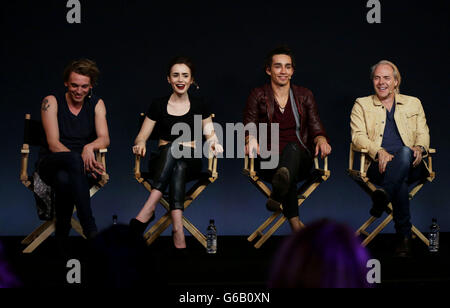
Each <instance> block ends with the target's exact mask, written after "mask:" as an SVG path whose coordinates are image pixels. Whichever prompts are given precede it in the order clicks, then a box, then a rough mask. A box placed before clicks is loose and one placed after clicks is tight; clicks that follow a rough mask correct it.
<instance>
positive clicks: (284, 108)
mask: <svg viewBox="0 0 450 308" xmlns="http://www.w3.org/2000/svg"><path fill="white" fill-rule="evenodd" d="M275 103H277V105H278V108H279V109H280V111H281V113H284V111H285V110H286V105H287V104H286V105H284V107H281V105H280V103H279V102H278V100H277V99H276V98H275Z"/></svg>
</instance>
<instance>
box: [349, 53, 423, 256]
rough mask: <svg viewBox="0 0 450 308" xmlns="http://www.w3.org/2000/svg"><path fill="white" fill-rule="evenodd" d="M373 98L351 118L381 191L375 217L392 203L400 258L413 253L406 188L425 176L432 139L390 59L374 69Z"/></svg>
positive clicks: (356, 139)
mask: <svg viewBox="0 0 450 308" xmlns="http://www.w3.org/2000/svg"><path fill="white" fill-rule="evenodd" d="M371 78H372V82H373V87H374V90H375V95H371V96H367V97H361V98H358V99H356V102H355V104H354V106H353V110H352V113H351V116H350V119H351V123H350V126H351V135H352V143H353V144H354V146H356V147H357V148H359V149H362V148H365V149H367V150H368V151H369V156H370V157H371V159H370V160H368V161H367V163H366V166H365V170H366V171H367V174H368V177H369V178H370V179H371V180H372V181H373V182H374V183H375V184H377V185H380V188H379V189H377V190H376V191H375V192H374V193H373V194H372V201H373V206H372V209H371V211H370V213H371V214H372V216H375V217H380V216H381V215H382V213H383V211H386V210H388V207H387V205H388V204H389V202H392V205H393V209H394V212H393V216H394V222H395V228H396V232H397V234H398V235H399V240H400V241H399V244H398V245H397V249H396V255H397V256H399V257H406V256H409V255H410V252H411V228H412V225H411V222H410V220H411V214H410V209H409V190H408V185H409V184H411V183H413V182H415V181H417V180H419V179H420V178H421V177H422V176H424V174H425V173H426V168H425V165H424V164H423V163H422V159H423V157H424V156H426V155H427V154H428V148H429V145H430V135H429V129H428V126H427V121H426V118H425V112H424V110H423V107H422V104H421V102H420V100H419V99H417V98H416V97H412V96H407V95H402V94H400V84H401V75H400V72H399V70H398V68H397V66H396V65H395V64H394V63H392V62H390V61H387V60H383V61H380V62H378V63H377V64H375V65H374V66H373V67H372V72H371Z"/></svg>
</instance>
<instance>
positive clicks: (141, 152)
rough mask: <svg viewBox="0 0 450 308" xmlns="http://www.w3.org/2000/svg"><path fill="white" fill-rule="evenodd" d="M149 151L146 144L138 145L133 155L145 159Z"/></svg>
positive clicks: (134, 148)
mask: <svg viewBox="0 0 450 308" xmlns="http://www.w3.org/2000/svg"><path fill="white" fill-rule="evenodd" d="M146 152H147V149H146V147H145V143H137V144H135V145H134V146H133V154H135V155H139V156H142V157H144V156H145V153H146Z"/></svg>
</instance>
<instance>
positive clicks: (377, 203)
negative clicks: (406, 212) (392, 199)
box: [370, 188, 391, 218]
mask: <svg viewBox="0 0 450 308" xmlns="http://www.w3.org/2000/svg"><path fill="white" fill-rule="evenodd" d="M372 202H373V204H372V208H371V209H370V215H372V216H373V217H376V218H380V217H381V215H383V212H387V213H388V214H390V213H391V210H390V209H389V207H388V204H389V196H388V194H387V192H386V191H385V190H384V189H382V188H380V189H377V190H375V191H374V192H373V193H372Z"/></svg>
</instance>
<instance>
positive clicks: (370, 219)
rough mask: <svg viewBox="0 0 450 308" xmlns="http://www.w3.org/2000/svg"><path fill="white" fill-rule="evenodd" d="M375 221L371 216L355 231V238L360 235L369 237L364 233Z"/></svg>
mask: <svg viewBox="0 0 450 308" xmlns="http://www.w3.org/2000/svg"><path fill="white" fill-rule="evenodd" d="M376 220H377V218H376V217H373V216H371V217H370V218H369V219H368V220H367V221H366V222H365V223H364V224H363V225H362V226H361V227H360V228H359V229H358V231H356V236H359V235H360V234H364V235H366V236H369V233H368V232H367V231H366V230H367V228H369V227H370V226H371V225H372V224H373V223H374V222H375V221H376Z"/></svg>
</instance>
